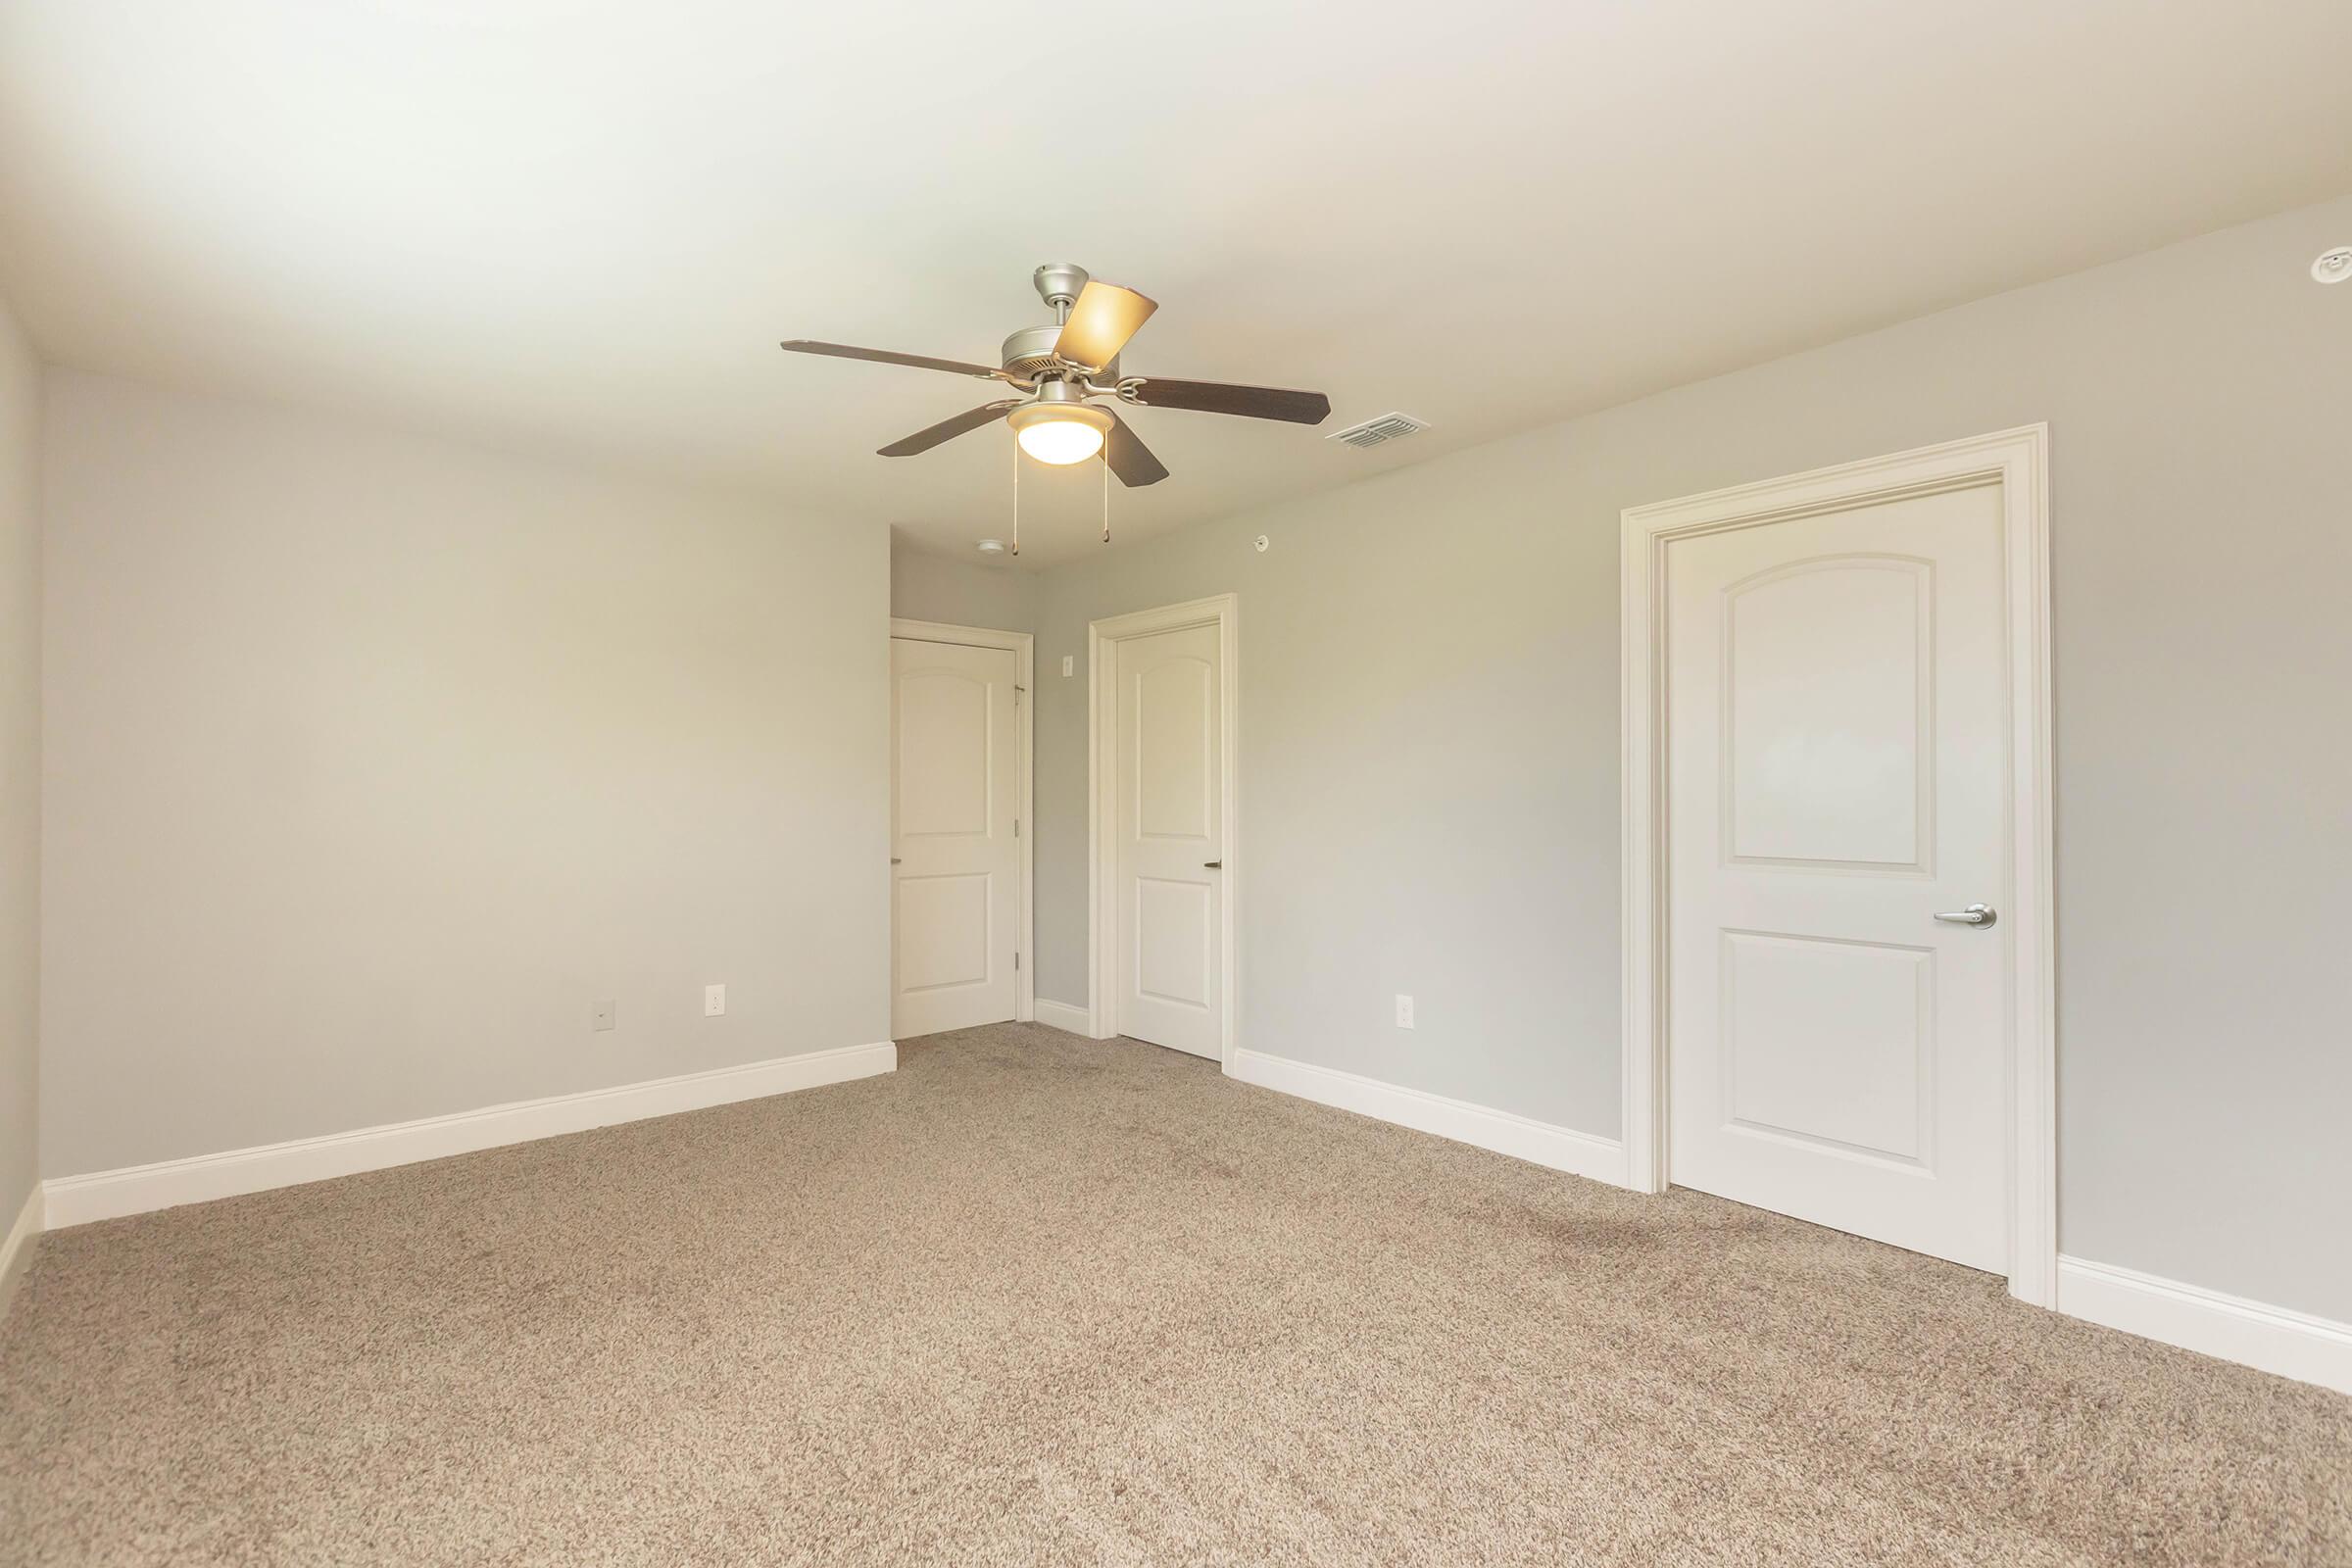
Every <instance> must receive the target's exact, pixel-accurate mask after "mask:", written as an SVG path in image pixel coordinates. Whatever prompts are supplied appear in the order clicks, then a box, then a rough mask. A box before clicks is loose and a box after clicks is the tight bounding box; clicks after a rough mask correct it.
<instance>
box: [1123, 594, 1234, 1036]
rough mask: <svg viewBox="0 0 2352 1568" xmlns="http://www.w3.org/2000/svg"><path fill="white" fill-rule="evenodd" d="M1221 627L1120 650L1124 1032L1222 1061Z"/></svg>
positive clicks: (1126, 644)
mask: <svg viewBox="0 0 2352 1568" xmlns="http://www.w3.org/2000/svg"><path fill="white" fill-rule="evenodd" d="M1217 635H1218V634H1217V628H1216V626H1215V625H1213V624H1211V625H1206V626H1187V627H1185V628H1184V629H1183V630H1181V631H1166V632H1158V633H1154V634H1152V635H1151V636H1146V637H1134V638H1128V639H1125V640H1123V641H1121V642H1120V643H1119V645H1118V654H1117V662H1116V672H1117V679H1118V692H1117V706H1116V709H1115V711H1114V715H1113V723H1114V724H1115V725H1116V729H1115V731H1114V734H1115V738H1116V746H1117V750H1116V753H1115V756H1116V766H1117V769H1118V774H1117V780H1116V785H1117V788H1116V790H1115V793H1114V799H1115V801H1116V809H1117V820H1116V821H1115V823H1114V824H1113V828H1112V831H1113V835H1114V838H1113V844H1114V851H1115V854H1116V855H1117V878H1116V893H1117V907H1118V929H1117V935H1116V940H1117V941H1118V944H1119V956H1120V962H1119V965H1118V991H1117V1007H1116V1016H1115V1018H1114V1020H1113V1022H1114V1024H1115V1026H1116V1028H1117V1030H1118V1032H1119V1033H1120V1034H1123V1035H1130V1036H1133V1037H1134V1038H1135V1039H1138V1040H1149V1041H1152V1042H1153V1043H1154V1044H1156V1045H1162V1046H1172V1047H1174V1048H1175V1049H1176V1050H1178V1051H1189V1052H1192V1053H1193V1054H1196V1055H1201V1056H1212V1057H1213V1056H1218V1055H1221V1054H1222V1041H1223V1032H1224V1026H1223V1020H1224V1006H1225V1000H1224V994H1223V984H1224V973H1223V967H1222V964H1223V944H1224V934H1223V931H1222V929H1221V927H1220V924H1219V922H1220V919H1221V910H1222V907H1223V899H1222V894H1221V890H1220V888H1219V886H1218V879H1219V878H1220V877H1221V876H1223V874H1224V871H1223V868H1222V861H1223V859H1224V844H1225V801H1224V770H1225V762H1224V757H1223V754H1222V751H1221V748H1222V746H1223V744H1224V742H1223V735H1224V728H1223V715H1222V714H1221V713H1220V712H1219V711H1218V704H1219V703H1220V702H1221V701H1222V695H1221V694H1222V691H1223V680H1222V672H1221V671H1220V669H1219V667H1218V659H1219V653H1218V642H1217Z"/></svg>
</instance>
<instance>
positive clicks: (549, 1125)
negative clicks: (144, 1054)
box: [42, 1041, 899, 1230]
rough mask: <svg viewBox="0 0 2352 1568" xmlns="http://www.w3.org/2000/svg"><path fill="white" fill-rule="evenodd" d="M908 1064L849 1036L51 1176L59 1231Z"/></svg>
mask: <svg viewBox="0 0 2352 1568" xmlns="http://www.w3.org/2000/svg"><path fill="white" fill-rule="evenodd" d="M898 1064H899V1048H898V1047H897V1046H895V1045H892V1044H891V1043H889V1042H888V1041H884V1042H882V1043H881V1044H879V1045H872V1046H844V1047H842V1048H840V1049H838V1050H834V1051H812V1052H809V1053H808V1054H805V1055H799V1056H778V1057H776V1058H775V1059H773V1060H771V1061H755V1062H750V1063H747V1064H746V1065H744V1066H741V1067H719V1068H715V1069H713V1070H711V1071H710V1072H694V1073H686V1074H683V1075H681V1076H679V1077H676V1078H656V1079H652V1080H650V1081H648V1082H645V1083H636V1084H621V1085H619V1086H617V1087H615V1088H612V1089H591V1090H588V1091H586V1092H584V1093H581V1094H576V1095H556V1096H552V1097H550V1098H548V1099H546V1100H525V1101H518V1102H516V1103H514V1104H509V1105H488V1106H484V1107H483V1108H482V1109H480V1110H463V1111H459V1112H457V1113H455V1114H453V1115H448V1116H428V1117H425V1118H424V1119H423V1120H421V1121H404V1122H396V1123H394V1124H392V1125H391V1126H388V1127H363V1128H360V1129H359V1130H357V1131H355V1132H348V1133H330V1134H328V1135H327V1136H325V1137H323V1138H298V1139H295V1140H294V1141H292V1142H291V1143H283V1144H269V1145H265V1146H264V1147H262V1148H259V1149H237V1150H231V1151H229V1152H225V1153H220V1154H199V1155H196V1156H195V1157H193V1158H190V1159H168V1160H163V1161H161V1162H159V1163H157V1164H153V1165H132V1166H127V1167H125V1168H123V1169H122V1170H107V1171H97V1172H93V1173H92V1174H90V1175H87V1176H66V1177H61V1178H58V1179H57V1180H54V1181H49V1182H44V1183H43V1184H42V1192H43V1195H44V1197H45V1199H46V1203H47V1213H48V1224H49V1227H50V1228H51V1229H53V1230H54V1229H58V1228H60V1227H63V1226H67V1225H86V1224H88V1223H89V1222H90V1221H92V1220H100V1219H116V1218H119V1217H121V1216H122V1215H124V1214H144V1213H146V1212H148V1211H149V1210H151V1209H158V1208H172V1207H174V1206H176V1205H178V1204H180V1203H201V1202H204V1201H208V1200H210V1199H215V1198H233V1197H236V1196H237V1195H238V1194H241V1193H260V1192H267V1191H269V1190H270V1188H273V1187H292V1186H295V1185H296V1184H298V1183H301V1182H316V1181H324V1180H326V1179H327V1178H329V1177H333V1176H350V1175H353V1174H356V1173H357V1172H360V1171H366V1170H382V1169H385V1168H386V1167H388V1166H392V1165H408V1164H413V1163H415V1162H416V1161H417V1160H420V1159H441V1158H444V1157H446V1156H448V1155H450V1154H467V1153H471V1152H474V1151H475V1150H477V1149H496V1148H499V1147H500V1146H502V1145H506V1144H521V1143H528V1142H530V1141H531V1140H532V1139H534V1138H554V1137H558V1136H560V1135H562V1134H564V1133H579V1132H586V1131H588V1130H589V1129H590V1128H592V1127H610V1126H612V1125H613V1124H614V1123H616V1122H624V1121H642V1120H644V1119H645V1118H647V1117H649V1116H669V1115H674V1114H676V1113H677V1112H679V1111H682V1110H701V1109H704V1108H705V1107H707V1106H711V1105H724V1104H730V1103H734V1102H735V1101H739V1100H761V1099H765V1098H766V1097H767V1096H769V1095H781V1094H787V1093H790V1092H791V1091H793V1090H796V1089H814V1088H817V1087H818V1086H820V1085H823V1084H837V1083H845V1082H847V1081H848V1080H850V1079H852V1078H867V1077H871V1076H872V1075H874V1074H875V1073H883V1072H891V1071H894V1070H896V1068H897V1067H898Z"/></svg>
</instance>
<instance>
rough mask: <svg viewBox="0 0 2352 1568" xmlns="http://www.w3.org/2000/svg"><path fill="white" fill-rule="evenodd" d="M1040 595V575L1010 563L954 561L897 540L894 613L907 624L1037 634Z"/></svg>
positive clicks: (892, 548)
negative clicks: (941, 623) (915, 622)
mask: <svg viewBox="0 0 2352 1568" xmlns="http://www.w3.org/2000/svg"><path fill="white" fill-rule="evenodd" d="M1040 594H1041V590H1040V587H1039V578H1038V575H1037V574H1036V573H1034V572H1029V571H1023V570H1021V569H1020V568H1019V567H1018V566H1016V565H1015V564H1013V563H1011V562H1010V561H1001V562H997V563H995V564H985V565H984V564H981V563H980V562H979V561H977V560H974V561H968V562H966V561H951V560H949V559H948V558H947V557H945V556H942V555H938V554H935V553H933V552H930V551H927V550H924V549H922V548H921V547H919V546H917V545H914V544H912V543H910V542H908V541H907V540H906V539H904V538H902V537H900V536H899V535H898V534H896V533H894V534H892V535H891V541H890V613H892V614H893V615H897V616H899V617H900V618H902V619H905V620H937V621H945V622H946V623H947V624H949V625H951V626H988V627H992V628H994V629H995V630H998V631H1034V630H1036V629H1037V607H1038V600H1039V598H1040Z"/></svg>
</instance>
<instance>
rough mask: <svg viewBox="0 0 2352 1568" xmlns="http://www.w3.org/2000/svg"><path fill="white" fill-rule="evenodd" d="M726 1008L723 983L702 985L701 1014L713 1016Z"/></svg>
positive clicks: (708, 1016)
mask: <svg viewBox="0 0 2352 1568" xmlns="http://www.w3.org/2000/svg"><path fill="white" fill-rule="evenodd" d="M726 1010H727V988H726V987H725V986H723V985H721V986H705V987H703V1016H704V1017H706V1018H715V1017H717V1016H718V1015H719V1014H720V1013H722V1012H725V1011H726Z"/></svg>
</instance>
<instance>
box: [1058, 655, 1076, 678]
mask: <svg viewBox="0 0 2352 1568" xmlns="http://www.w3.org/2000/svg"><path fill="white" fill-rule="evenodd" d="M1076 673H1078V656H1077V655H1076V654H1064V655H1062V656H1061V678H1062V679H1063V680H1068V679H1069V678H1070V677H1071V676H1072V675H1075V674H1076Z"/></svg>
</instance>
